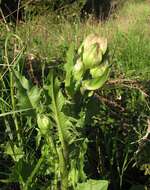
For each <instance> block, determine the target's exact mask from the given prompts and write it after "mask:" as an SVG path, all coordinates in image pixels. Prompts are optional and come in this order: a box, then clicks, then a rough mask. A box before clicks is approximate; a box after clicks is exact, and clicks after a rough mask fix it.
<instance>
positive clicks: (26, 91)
mask: <svg viewBox="0 0 150 190" xmlns="http://www.w3.org/2000/svg"><path fill="white" fill-rule="evenodd" d="M13 73H14V76H15V86H16V88H17V99H18V106H19V107H20V108H21V109H27V108H33V109H36V110H37V109H38V108H39V103H40V94H41V91H40V90H39V89H38V87H37V86H32V85H31V84H30V82H29V81H28V80H27V79H26V78H25V77H24V76H22V75H21V74H20V73H19V72H18V71H15V70H13ZM30 113H31V112H30Z"/></svg>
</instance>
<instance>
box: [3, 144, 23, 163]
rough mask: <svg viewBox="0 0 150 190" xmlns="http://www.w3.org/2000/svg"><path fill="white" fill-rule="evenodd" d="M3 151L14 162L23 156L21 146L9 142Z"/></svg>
mask: <svg viewBox="0 0 150 190" xmlns="http://www.w3.org/2000/svg"><path fill="white" fill-rule="evenodd" d="M5 153H6V154H8V155H10V156H11V157H12V158H13V160H14V161H15V162H18V161H19V160H20V159H21V158H22V157H23V156H24V152H23V150H22V148H21V147H17V146H16V145H14V146H10V144H9V143H7V144H6V146H5Z"/></svg>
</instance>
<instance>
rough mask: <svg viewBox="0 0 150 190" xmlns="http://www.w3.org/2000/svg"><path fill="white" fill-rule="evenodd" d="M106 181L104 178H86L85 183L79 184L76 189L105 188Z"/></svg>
mask: <svg viewBox="0 0 150 190" xmlns="http://www.w3.org/2000/svg"><path fill="white" fill-rule="evenodd" d="M107 188H108V181H104V180H99V181H96V180H88V181H87V182H86V183H83V184H79V185H78V187H77V190H94V189H97V190H107Z"/></svg>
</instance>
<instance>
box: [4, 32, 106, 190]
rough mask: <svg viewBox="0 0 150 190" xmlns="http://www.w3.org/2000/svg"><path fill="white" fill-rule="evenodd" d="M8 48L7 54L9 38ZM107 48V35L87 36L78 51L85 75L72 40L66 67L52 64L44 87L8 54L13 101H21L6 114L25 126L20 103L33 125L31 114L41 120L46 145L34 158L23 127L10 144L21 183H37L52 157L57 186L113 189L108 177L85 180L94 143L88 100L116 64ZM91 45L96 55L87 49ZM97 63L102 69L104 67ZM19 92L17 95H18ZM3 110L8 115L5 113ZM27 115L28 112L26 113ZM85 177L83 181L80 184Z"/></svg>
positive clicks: (7, 149)
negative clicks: (87, 122)
mask: <svg viewBox="0 0 150 190" xmlns="http://www.w3.org/2000/svg"><path fill="white" fill-rule="evenodd" d="M15 37H17V36H15ZM17 38H18V37H17ZM5 49H6V55H7V41H6V48H5ZM106 49H107V41H106V39H104V38H100V37H99V36H96V35H90V36H89V37H87V38H86V39H85V41H84V42H83V44H82V45H81V47H80V48H79V51H78V55H77V57H78V59H80V60H81V64H82V71H80V77H79V75H78V73H77V70H78V68H77V64H78V60H77V59H76V58H75V57H76V56H75V48H74V45H73V44H72V45H71V46H70V48H69V50H68V52H67V60H66V64H65V65H64V67H62V66H61V67H60V68H59V67H58V68H57V67H56V69H51V70H50V71H49V74H48V76H47V77H46V78H45V83H44V86H43V87H41V88H38V87H37V86H35V85H33V84H31V83H30V82H29V81H28V80H27V79H26V78H25V77H24V76H23V75H22V74H21V67H18V66H19V65H18V61H16V62H15V64H14V65H13V67H11V68H10V67H9V61H8V59H6V60H7V65H8V68H9V73H10V81H11V84H13V89H12V90H13V91H12V92H11V97H12V98H13V102H16V103H15V104H13V107H14V108H13V111H12V112H10V113H6V115H7V114H12V116H13V119H14V123H15V124H16V123H17V126H18V127H17V128H16V131H19V130H20V129H19V123H20V121H18V117H17V116H16V113H17V112H16V110H15V109H16V108H18V109H19V110H18V111H19V112H22V111H25V114H26V117H25V118H26V124H27V126H28V127H29V128H30V127H31V123H30V122H31V120H33V121H34V125H35V126H36V124H35V122H36V123H37V126H38V127H37V126H36V128H35V130H36V131H37V132H36V133H37V135H36V142H37V143H36V148H37V149H38V147H39V146H42V147H41V156H40V158H39V159H38V160H36V161H34V162H33V163H31V162H29V158H30V156H34V155H32V154H30V155H29V156H28V157H26V154H25V152H26V151H27V150H26V149H25V147H24V145H23V141H24V140H25V139H24V140H23V138H22V137H21V134H20V133H17V134H18V143H19V144H16V143H13V144H11V141H10V142H8V143H7V144H6V145H5V153H6V154H8V155H10V156H11V157H12V159H13V160H14V162H15V166H14V168H13V170H12V174H11V175H10V180H15V181H18V182H19V183H20V187H21V189H23V190H28V189H32V188H33V189H34V188H35V185H36V183H34V180H35V178H36V176H37V175H38V173H39V169H40V167H42V166H43V163H44V161H46V162H47V168H45V169H46V172H48V173H49V174H50V175H52V176H54V177H53V185H52V186H53V188H54V189H58V188H59V183H60V186H61V189H62V190H67V189H69V188H72V189H76V188H78V189H87V188H89V187H91V188H95V186H99V188H100V189H101V188H102V189H107V187H108V182H107V181H95V182H92V181H88V182H87V183H84V182H86V180H87V176H86V174H85V172H84V165H85V154H86V150H87V146H88V139H87V137H86V136H85V134H84V133H85V132H84V130H85V129H84V128H85V117H86V115H87V113H88V110H87V109H86V102H88V101H89V99H90V98H91V96H92V94H91V92H93V91H94V90H97V89H99V88H100V87H101V86H102V85H103V84H104V83H105V82H106V80H107V78H108V73H109V70H110V66H109V64H108V63H105V61H106V59H107V56H105V58H103V56H104V54H105V53H106ZM87 51H88V52H89V53H90V56H89V55H88V54H87V55H86V52H87ZM92 54H94V56H95V58H96V59H95V60H94V62H93V60H92V59H91V56H92ZM7 57H8V56H6V58H7ZM17 67H18V69H17ZM83 67H84V69H83ZM93 69H95V71H93ZM96 69H98V73H97V72H96ZM79 70H80V68H79ZM60 72H63V75H62V76H58V74H57V73H60ZM11 86H12V85H11ZM15 91H16V93H15ZM14 93H15V96H16V99H14ZM77 97H78V98H77ZM78 101H81V104H80V105H79V107H78V110H77V109H76V108H75V106H76V103H77V102H78ZM1 116H5V114H2V115H1ZM21 117H22V118H23V115H22V116H21ZM20 119H21V118H20ZM42 138H44V143H42ZM25 163H26V164H25ZM23 165H24V166H23ZM29 166H31V168H32V169H31V170H29V171H28V177H27V176H26V174H25V170H26V168H28V167H29ZM43 167H44V166H43ZM16 172H17V173H16ZM80 183H82V184H81V185H78V184H80ZM103 183H104V187H103ZM101 185H102V187H101ZM77 186H78V187H77Z"/></svg>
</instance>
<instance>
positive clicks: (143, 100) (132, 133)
mask: <svg viewBox="0 0 150 190" xmlns="http://www.w3.org/2000/svg"><path fill="white" fill-rule="evenodd" d="M149 14H150V2H149V1H147V0H145V1H144V0H143V1H142V0H141V1H140V0H129V1H126V3H124V5H123V7H122V8H121V9H120V10H118V11H117V12H115V13H114V14H113V15H112V16H111V17H110V18H109V19H108V20H106V21H105V22H101V21H97V20H95V19H93V18H92V17H90V18H89V19H88V20H86V21H82V22H81V21H80V18H79V17H75V18H74V19H72V18H71V15H69V16H68V18H67V17H66V16H65V17H64V16H63V15H59V16H58V15H56V14H55V13H51V12H49V13H48V12H46V13H45V14H43V15H40V16H38V15H36V16H33V18H31V17H30V19H28V20H26V21H25V22H20V23H19V24H18V25H17V26H16V28H14V27H13V26H12V25H11V24H8V26H7V27H6V24H4V23H3V22H2V23H0V26H1V27H0V32H1V33H0V45H1V49H0V56H1V57H0V64H3V66H2V65H0V67H1V68H2V69H1V70H0V78H1V80H0V85H1V90H0V95H1V97H0V122H1V124H2V135H3V134H5V135H3V138H2V139H1V144H2V145H1V150H0V151H1V152H0V154H2V163H4V162H6V163H7V162H8V168H7V169H6V168H5V169H4V174H3V173H2V171H0V172H1V173H0V182H3V183H2V188H4V189H7V188H8V189H9V188H11V187H10V186H9V182H10V183H11V179H10V181H9V179H8V180H7V177H8V175H9V174H10V170H11V169H12V172H11V176H10V177H12V178H13V180H14V181H15V182H16V181H17V182H18V181H19V183H20V188H22V189H23V190H24V189H28V188H31V187H32V189H33V190H35V189H36V188H37V185H39V187H40V188H41V189H43V190H45V189H47V190H48V188H49V187H50V184H51V183H52V182H51V181H52V178H54V181H53V182H54V183H55V182H56V181H57V179H59V178H60V175H62V174H60V173H61V172H60V173H59V172H56V171H57V170H58V165H57V159H55V160H54V161H53V162H54V163H55V164H54V165H53V164H51V163H52V161H51V159H52V156H51V155H50V154H49V149H48V147H47V144H48V143H47V142H49V140H47V137H46V140H45V137H44V138H43V137H42V138H41V137H40V135H39V133H38V132H37V124H36V119H35V115H34V114H35V113H33V117H32V118H30V117H29V115H28V114H27V113H28V112H26V111H30V115H32V114H31V113H32V110H28V109H18V104H17V101H18V100H17V99H16V97H17V96H18V94H16V86H14V78H13V75H12V73H11V72H10V70H9V67H8V64H10V63H12V64H13V63H15V64H16V68H17V69H19V71H20V73H25V75H26V76H27V75H29V76H28V78H29V79H30V82H31V81H32V82H33V78H35V77H37V78H38V79H39V80H41V81H42V82H41V81H40V82H39V83H38V85H39V87H37V86H36V87H37V88H39V89H40V88H41V89H40V90H39V94H40V92H43V90H46V88H47V86H48V85H49V83H50V81H48V79H46V77H47V76H46V75H47V72H48V71H49V70H50V68H51V67H55V64H56V66H57V65H59V63H62V64H64V63H65V62H66V52H67V50H68V49H69V48H70V46H71V45H74V46H75V51H77V49H78V47H79V45H80V43H81V42H82V40H83V39H84V38H85V37H86V36H87V35H88V34H90V33H97V34H99V35H102V36H104V37H106V38H107V39H108V47H109V59H110V62H111V64H112V71H111V74H110V78H109V80H108V82H107V83H106V85H104V87H103V88H102V90H101V91H98V92H96V93H95V94H94V95H95V97H97V99H95V97H92V99H91V101H89V102H88V101H87V99H86V100H85V102H84V104H85V105H86V106H87V107H86V109H87V110H88V112H87V115H86V117H85V120H86V121H85V123H86V130H85V131H84V133H85V134H86V135H87V138H88V139H89V143H88V148H87V153H86V156H85V157H86V160H85V163H84V161H83V160H82V159H83V158H84V155H85V151H86V150H85V149H86V146H87V144H86V141H84V142H82V145H81V146H79V147H80V148H79V149H81V154H80V157H81V163H80V165H81V164H83V165H84V164H85V166H84V167H85V168H84V169H85V171H86V175H87V177H88V178H94V179H107V180H109V181H110V189H120V190H121V189H122V190H124V189H127V188H128V189H130V187H133V188H134V187H136V186H134V185H142V188H144V186H145V188H147V189H148V188H149V184H148V183H149V181H150V179H149V177H147V176H144V174H143V173H142V171H140V167H141V168H142V170H144V169H143V168H145V171H147V168H148V166H147V164H146V165H145V162H144V163H143V161H142V162H140V164H139V165H137V166H136V167H135V171H136V172H137V173H139V172H141V173H140V174H141V176H140V177H137V179H134V176H132V175H134V171H133V170H134V169H133V168H132V167H133V165H134V164H135V162H138V161H137V160H138V159H137V160H136V158H135V152H136V151H137V150H138V151H139V152H140V151H141V144H140V142H143V141H142V137H143V136H144V135H145V134H146V133H147V125H148V124H147V120H148V118H149V115H150V106H149V105H150V99H149V93H150V91H149V81H150V69H149V68H150V62H149V60H150V54H149V52H150V39H149V34H150V32H149V22H150V17H149ZM8 30H9V31H8ZM11 33H16V35H17V36H19V37H20V39H19V41H17V40H16V38H15V36H12V37H11V38H10V39H9V41H8V46H7V48H6V49H5V42H6V39H7V37H8V36H9V35H10V34H11ZM20 42H21V43H20ZM14 44H15V45H16V47H15V45H14ZM18 44H19V45H18ZM22 47H24V49H23V52H20V50H21V49H22ZM7 52H8V56H7ZM18 52H20V54H18ZM16 55H20V56H18V57H19V58H18V62H17V61H16V60H15V56H16ZM32 57H33V60H32ZM8 62H9V63H8ZM18 63H19V64H18ZM31 64H33V65H32V68H30V71H29V68H28V67H29V66H30V65H31ZM60 67H61V66H60ZM45 68H46V69H45ZM44 69H45V71H46V72H44ZM31 70H33V71H31ZM41 70H42V71H41ZM28 72H30V74H29V73H28ZM57 72H58V73H59V69H58V71H57ZM60 72H61V73H60V76H62V70H61V69H60ZM36 75H37V76H36ZM63 77H64V76H63ZM63 77H62V78H63ZM60 78H61V77H60ZM34 82H35V81H34ZM35 83H36V82H35ZM36 90H37V89H36ZM23 92H24V89H23ZM36 92H37V91H36ZM20 93H22V92H20ZM47 93H48V92H47ZM47 93H45V94H44V93H43V94H42V101H43V104H42V105H41V102H40V103H39V104H36V105H38V106H37V107H34V108H35V109H39V108H38V107H40V108H41V109H42V111H43V110H44V111H43V113H42V111H39V112H40V114H41V113H42V114H45V113H46V116H49V117H51V115H50V114H51V112H49V110H50V107H48V106H47V105H45V104H46V103H45V102H48V104H50V103H51V99H52V98H53V99H55V97H54V96H55V95H53V97H47V96H48V95H47ZM26 94H27V96H29V98H30V95H31V92H30V88H29V89H28V90H27V93H26ZM34 95H35V98H37V102H38V97H37V96H36V95H38V93H35V94H34ZM20 99H21V97H20ZM25 100H26V98H25V97H24V99H23V101H25ZM80 101H81V100H80ZM80 101H79V102H78V103H80ZM25 102H26V101H25ZM53 102H54V101H53ZM33 103H34V100H33ZM61 104H62V103H61ZM85 105H83V106H85ZM55 107H56V106H55ZM91 107H92V110H91ZM55 112H56V113H57V110H56V109H55ZM58 112H59V110H58ZM93 112H94V113H95V115H94V118H92V116H93ZM81 114H83V113H81ZM55 115H58V116H59V114H55ZM58 121H59V120H58V119H57V120H56V123H57V122H58ZM53 122H55V120H53ZM71 122H72V121H71ZM82 122H83V121H79V125H80V124H81V123H82ZM61 125H63V123H61ZM4 126H5V127H6V128H5V127H4ZM91 126H92V128H90V127H91ZM55 130H56V129H54V131H52V133H57V131H55ZM78 130H79V129H78ZM85 134H84V135H85ZM52 137H53V135H52ZM57 138H58V137H56V139H55V140H56V141H57V140H58V139H57ZM41 139H42V140H41ZM78 141H80V139H77V145H76V146H78ZM7 142H9V143H10V147H13V151H14V152H12V151H10V149H9V150H8V149H7V151H6V150H5V153H7V154H3V148H4V147H5V146H6V145H8V143H7ZM44 142H46V143H44ZM49 144H51V143H49ZM57 146H59V143H58V145H57ZM145 146H147V144H146V145H145ZM10 147H9V148H10ZM59 150H60V149H59ZM57 151H58V150H57ZM54 152H55V151H54ZM54 152H53V153H52V154H53V155H55V156H56V154H55V153H56V152H55V153H54ZM60 152H61V151H60ZM11 154H14V155H15V156H14V160H15V162H13V161H12V160H11V161H8V160H9V159H10V157H9V156H8V155H11ZM74 154H75V152H74ZM145 154H147V153H145V152H144V151H143V152H142V153H141V155H142V157H145V159H148V158H147V157H146V156H144V155H145ZM91 155H92V156H91ZM93 155H95V157H96V158H95V157H93ZM59 156H61V155H59ZM22 157H23V158H24V160H23V162H21V161H20V162H18V159H20V158H22ZM139 157H140V156H139ZM31 160H32V161H31ZM43 160H44V163H43ZM69 161H70V160H69ZM69 161H68V162H69ZM148 162H149V160H148ZM22 164H23V165H22ZM62 164H64V163H63V162H62ZM71 164H72V165H73V164H75V163H74V162H72V163H71ZM12 165H13V168H12V167H11V166H12ZM91 165H92V167H91ZM46 167H47V168H46ZM54 167H55V168H54ZM10 168H11V169H10ZM26 168H30V169H29V170H26ZM65 169H66V168H65V167H64V171H65ZM82 169H83V168H81V171H82ZM51 171H55V172H51ZM26 172H27V173H26ZM44 172H45V173H46V175H45V173H44ZM62 173H63V172H62ZM27 175H28V176H27ZM80 175H81V176H82V177H81V179H83V178H84V176H83V173H82V172H81V174H80ZM43 176H44V179H43ZM62 176H63V175H62ZM27 177H28V179H27ZM63 177H64V178H65V176H63ZM1 178H2V179H1ZM49 178H50V179H49ZM18 179H19V180H18ZM26 179H27V180H26ZM44 180H45V181H44ZM74 180H75V179H74ZM135 180H136V182H135ZM25 181H26V182H28V183H27V184H25ZM33 181H34V182H36V183H35V184H34V183H32V182H33ZM4 182H5V183H6V184H5V183H4ZM59 182H60V181H59ZM59 182H58V183H59ZM43 184H44V185H43ZM48 186H49V187H48ZM54 188H55V189H57V185H56V184H54Z"/></svg>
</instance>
